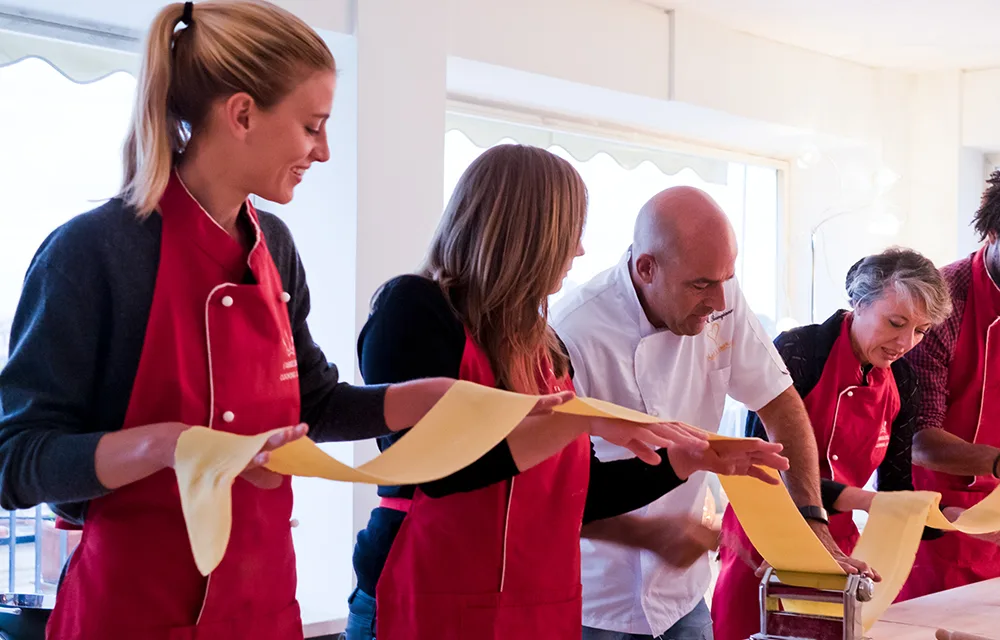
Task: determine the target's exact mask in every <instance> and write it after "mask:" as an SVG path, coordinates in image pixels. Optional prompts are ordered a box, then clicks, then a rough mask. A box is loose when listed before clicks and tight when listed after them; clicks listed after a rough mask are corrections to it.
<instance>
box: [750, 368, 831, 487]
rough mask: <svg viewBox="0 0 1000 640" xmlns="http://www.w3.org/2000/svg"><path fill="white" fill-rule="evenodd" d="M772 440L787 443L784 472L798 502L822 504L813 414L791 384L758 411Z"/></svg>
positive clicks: (786, 481)
mask: <svg viewBox="0 0 1000 640" xmlns="http://www.w3.org/2000/svg"><path fill="white" fill-rule="evenodd" d="M757 414H758V415H759V416H760V418H761V421H762V422H763V423H764V429H765V430H766V431H767V437H768V440H770V441H771V442H778V443H781V444H782V445H783V446H784V450H783V451H782V454H783V455H784V456H785V457H786V458H788V461H789V464H790V468H789V469H788V471H785V472H784V473H783V474H782V475H783V476H784V481H785V485H786V486H787V487H788V493H789V494H790V495H791V496H792V500H793V501H794V502H795V504H796V505H799V506H804V505H819V504H821V497H820V481H819V451H818V450H817V448H816V438H815V437H814V436H813V432H812V426H811V425H810V422H809V414H808V413H806V408H805V405H804V404H802V400H801V399H800V398H799V396H798V393H796V391H795V389H794V388H792V387H789V388H788V389H786V390H785V391H783V392H782V393H781V394H780V395H778V397H776V398H775V399H774V400H772V401H771V402H769V403H768V404H766V405H765V406H763V407H761V409H760V410H759V411H758V412H757Z"/></svg>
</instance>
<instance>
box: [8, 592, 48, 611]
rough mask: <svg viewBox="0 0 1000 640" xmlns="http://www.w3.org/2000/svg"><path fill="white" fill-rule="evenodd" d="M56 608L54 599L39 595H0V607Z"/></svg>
mask: <svg viewBox="0 0 1000 640" xmlns="http://www.w3.org/2000/svg"><path fill="white" fill-rule="evenodd" d="M55 606H56V597H55V596H53V595H43V594H40V593H0V607H17V608H23V609H48V610H49V611H51V610H52V609H53V608H54V607H55Z"/></svg>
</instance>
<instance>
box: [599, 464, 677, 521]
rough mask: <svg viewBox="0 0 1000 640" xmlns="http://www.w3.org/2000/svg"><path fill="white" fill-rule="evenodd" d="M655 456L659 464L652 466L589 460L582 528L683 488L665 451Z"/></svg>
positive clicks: (632, 509)
mask: <svg viewBox="0 0 1000 640" xmlns="http://www.w3.org/2000/svg"><path fill="white" fill-rule="evenodd" d="M657 453H659V454H660V459H661V460H662V462H661V463H660V464H658V465H655V466H654V465H649V464H647V463H646V462H645V461H643V460H640V459H639V458H626V459H625V460H609V461H607V462H601V461H600V460H598V459H597V457H596V456H594V457H591V463H590V483H589V484H588V486H587V503H586V506H585V507H584V509H583V522H584V524H587V523H589V522H595V521H600V520H603V519H605V518H614V517H615V516H618V515H621V514H625V513H629V512H630V511H634V510H636V509H638V508H640V507H644V506H646V505H648V504H649V503H651V502H653V501H654V500H657V499H659V498H660V497H662V496H663V495H665V494H666V493H668V492H669V491H671V490H673V489H675V488H677V487H679V486H680V485H682V484H684V480H683V479H681V478H680V477H678V475H677V473H675V471H674V469H673V466H672V465H671V463H670V460H669V459H668V457H667V454H666V451H665V450H663V449H661V450H659V451H658V452H657Z"/></svg>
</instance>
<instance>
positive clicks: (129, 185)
mask: <svg viewBox="0 0 1000 640" xmlns="http://www.w3.org/2000/svg"><path fill="white" fill-rule="evenodd" d="M183 14H184V4H183V3H180V2H176V3H174V4H170V5H167V6H166V7H164V8H163V9H162V10H160V13H158V14H157V16H156V18H155V19H154V20H153V24H152V25H151V26H150V28H149V34H148V35H147V36H146V49H145V53H144V55H143V62H142V69H141V70H140V72H139V81H138V83H137V85H136V95H135V106H134V107H133V111H132V123H131V125H130V126H129V131H128V136H127V137H126V138H125V147H124V151H123V154H122V155H123V158H122V160H123V166H124V170H125V171H124V173H125V176H124V181H123V183H124V184H123V186H122V197H123V199H124V200H125V203H126V204H128V205H129V206H131V207H133V208H134V209H135V210H136V214H137V215H138V216H139V217H145V216H148V215H149V214H150V213H152V212H153V210H154V209H156V205H157V204H158V203H159V202H160V197H161V196H162V195H163V192H164V191H165V190H166V188H167V182H168V181H169V180H170V171H171V168H172V166H173V157H174V154H175V153H179V152H180V151H181V145H182V144H183V137H182V135H181V131H180V126H181V123H180V122H178V121H177V119H176V118H175V117H174V116H173V114H171V113H170V109H169V108H168V104H167V100H168V96H169V93H170V76H171V73H170V65H171V57H172V55H171V54H172V49H173V40H174V30H175V29H176V27H177V24H178V23H179V22H180V20H181V16H182V15H183Z"/></svg>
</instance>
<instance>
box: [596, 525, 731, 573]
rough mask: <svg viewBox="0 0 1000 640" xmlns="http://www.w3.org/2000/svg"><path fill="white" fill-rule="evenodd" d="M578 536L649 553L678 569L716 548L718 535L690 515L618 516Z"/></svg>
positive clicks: (686, 566)
mask: <svg viewBox="0 0 1000 640" xmlns="http://www.w3.org/2000/svg"><path fill="white" fill-rule="evenodd" d="M580 537H582V538H588V539H591V540H602V541H604V542H610V543H612V544H617V545H621V546H625V547H631V548H635V549H645V550H647V551H652V552H653V553H655V554H656V555H657V556H658V557H659V558H660V560H662V561H663V562H664V563H666V564H667V565H668V566H671V567H675V568H678V569H686V568H688V567H690V566H691V565H692V564H694V563H695V562H697V561H698V559H699V558H701V557H702V556H703V555H705V554H706V553H707V552H709V551H714V550H716V549H718V548H719V532H718V531H717V530H715V529H713V528H711V527H706V526H705V525H704V524H702V523H701V522H700V521H699V520H697V519H695V518H693V517H691V516H661V517H639V516H633V515H624V516H618V517H617V518H608V519H606V520H597V521H595V522H591V523H589V524H587V525H585V526H584V527H583V530H582V531H581V533H580Z"/></svg>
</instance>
